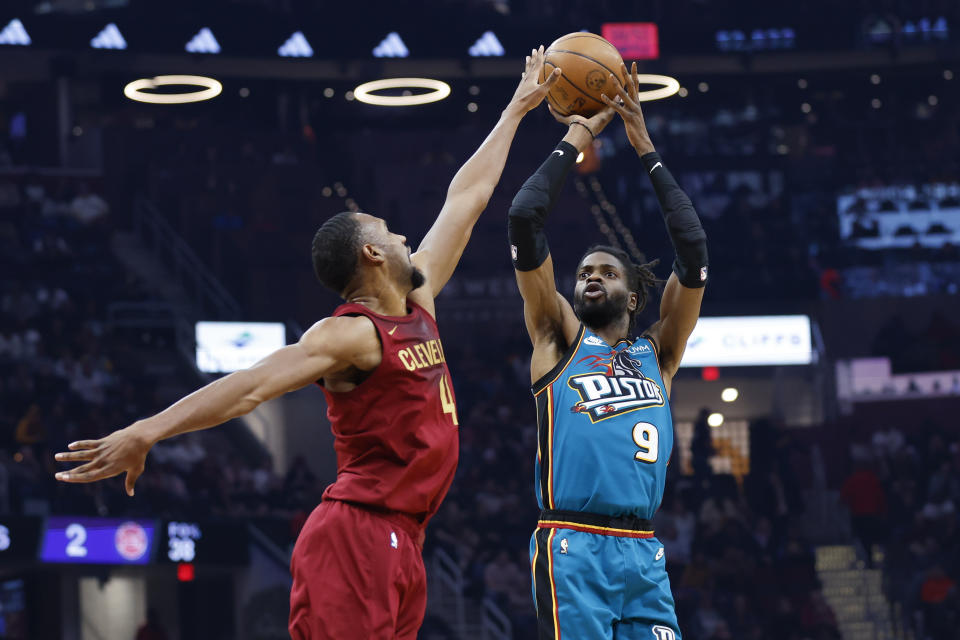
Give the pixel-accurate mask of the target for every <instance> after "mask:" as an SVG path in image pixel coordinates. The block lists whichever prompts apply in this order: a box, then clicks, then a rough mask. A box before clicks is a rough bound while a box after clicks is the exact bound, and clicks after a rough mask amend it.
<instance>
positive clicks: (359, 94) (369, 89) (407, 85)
mask: <svg viewBox="0 0 960 640" xmlns="http://www.w3.org/2000/svg"><path fill="white" fill-rule="evenodd" d="M385 89H430V91H427V92H426V93H418V94H416V95H409V96H381V95H377V94H375V93H374V91H383V90H385ZM353 95H354V97H355V98H356V99H357V100H359V101H360V102H365V103H367V104H375V105H379V106H382V107H410V106H413V105H417V104H427V103H430V102H437V101H438V100H443V99H444V98H446V97H447V96H449V95H450V85H448V84H447V83H446V82H441V81H440V80H433V79H432V78H384V79H383V80H372V81H370V82H364V83H363V84H361V85H360V86H358V87H357V88H356V89H354V90H353Z"/></svg>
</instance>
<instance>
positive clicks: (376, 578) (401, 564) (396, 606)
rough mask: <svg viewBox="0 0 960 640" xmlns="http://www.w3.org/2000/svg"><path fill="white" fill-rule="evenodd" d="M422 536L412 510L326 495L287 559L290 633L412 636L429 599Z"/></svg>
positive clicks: (343, 637) (298, 638) (347, 637)
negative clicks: (387, 509) (388, 509)
mask: <svg viewBox="0 0 960 640" xmlns="http://www.w3.org/2000/svg"><path fill="white" fill-rule="evenodd" d="M422 540H423V531H422V529H421V528H420V526H419V525H418V524H417V523H416V521H414V520H413V519H412V518H409V517H408V516H405V515H402V514H398V513H380V512H378V511H372V510H369V509H367V508H365V507H361V506H356V505H352V504H349V503H346V502H341V501H339V500H325V501H324V502H322V503H321V504H320V505H319V506H318V507H317V508H316V509H314V510H313V513H311V514H310V517H309V518H308V519H307V523H306V524H305V525H304V527H303V530H302V531H301V532H300V536H299V537H298V538H297V543H296V546H294V549H293V557H292V558H291V560H290V571H291V573H292V574H293V588H292V589H291V591H290V623H289V630H290V636H291V637H292V638H293V639H294V640H308V639H309V640H381V639H383V640H387V639H390V640H393V639H394V638H396V639H397V640H407V639H409V640H415V638H416V637H417V631H418V630H419V629H420V625H421V624H422V623H423V616H424V612H425V610H426V606H427V578H426V573H425V571H424V567H423V553H422Z"/></svg>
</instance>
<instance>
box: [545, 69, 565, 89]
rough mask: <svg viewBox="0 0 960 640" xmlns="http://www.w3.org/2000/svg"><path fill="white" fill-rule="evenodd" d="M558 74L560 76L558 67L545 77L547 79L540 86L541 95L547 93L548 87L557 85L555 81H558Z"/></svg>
mask: <svg viewBox="0 0 960 640" xmlns="http://www.w3.org/2000/svg"><path fill="white" fill-rule="evenodd" d="M560 74H561V71H560V67H557V68H556V69H554V70H553V71H552V72H550V75H548V76H547V79H546V80H544V81H543V84H541V85H540V91H542V92H543V93H546V92H547V91H549V90H550V87H552V86H553V85H555V84H557V80H559V79H560Z"/></svg>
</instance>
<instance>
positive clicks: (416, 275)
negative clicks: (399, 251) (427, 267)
mask: <svg viewBox="0 0 960 640" xmlns="http://www.w3.org/2000/svg"><path fill="white" fill-rule="evenodd" d="M410 269H411V271H410V290H411V291H414V290H416V289H419V288H420V287H422V286H423V285H425V284H426V283H427V276H425V275H423V271H420V269H417V268H416V267H414V266H413V265H411V266H410Z"/></svg>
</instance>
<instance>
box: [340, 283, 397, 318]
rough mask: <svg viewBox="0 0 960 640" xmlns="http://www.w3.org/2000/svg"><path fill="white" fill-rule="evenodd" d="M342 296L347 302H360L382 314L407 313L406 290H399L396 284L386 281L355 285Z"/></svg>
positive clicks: (395, 314)
mask: <svg viewBox="0 0 960 640" xmlns="http://www.w3.org/2000/svg"><path fill="white" fill-rule="evenodd" d="M344 297H345V298H346V300H347V302H349V303H355V304H362V305H363V306H365V307H366V308H368V309H370V310H371V311H373V312H374V313H379V314H380V315H382V316H397V317H399V316H405V315H407V294H406V292H400V291H399V290H398V289H397V288H396V286H391V285H389V284H387V283H377V284H376V285H367V286H361V287H357V288H356V289H354V290H353V291H351V292H349V293H347V295H345V296H344Z"/></svg>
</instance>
